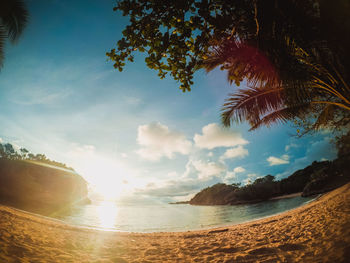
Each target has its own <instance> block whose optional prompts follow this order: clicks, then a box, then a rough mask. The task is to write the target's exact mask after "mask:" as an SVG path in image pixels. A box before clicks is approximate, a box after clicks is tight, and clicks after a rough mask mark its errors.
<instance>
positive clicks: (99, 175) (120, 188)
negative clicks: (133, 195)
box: [79, 155, 130, 200]
mask: <svg viewBox="0 0 350 263" xmlns="http://www.w3.org/2000/svg"><path fill="white" fill-rule="evenodd" d="M83 159H84V161H83V162H81V164H80V165H79V168H80V169H79V172H80V173H81V175H82V176H83V177H84V178H85V179H86V180H87V181H88V182H89V184H90V187H91V188H92V190H93V191H94V192H96V193H97V194H98V195H99V196H101V197H103V198H104V199H105V200H118V199H119V198H120V197H121V196H122V195H125V194H127V193H128V192H130V186H129V185H128V177H129V175H128V173H127V172H126V171H125V170H124V169H123V168H122V167H121V165H120V164H118V162H117V161H115V160H112V159H109V158H106V157H101V156H97V155H92V156H88V157H87V158H83Z"/></svg>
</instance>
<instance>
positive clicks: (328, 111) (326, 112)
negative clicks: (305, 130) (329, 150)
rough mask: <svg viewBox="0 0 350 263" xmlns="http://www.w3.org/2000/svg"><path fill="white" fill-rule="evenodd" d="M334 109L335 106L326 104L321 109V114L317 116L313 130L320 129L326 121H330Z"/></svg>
mask: <svg viewBox="0 0 350 263" xmlns="http://www.w3.org/2000/svg"><path fill="white" fill-rule="evenodd" d="M334 107H335V106H334V105H332V104H327V105H326V106H325V107H324V108H323V110H322V112H321V113H320V114H319V115H318V118H317V120H316V122H315V123H314V124H313V129H314V130H319V129H320V128H322V127H324V126H325V125H327V123H328V120H329V119H331V116H332V115H333V113H334Z"/></svg>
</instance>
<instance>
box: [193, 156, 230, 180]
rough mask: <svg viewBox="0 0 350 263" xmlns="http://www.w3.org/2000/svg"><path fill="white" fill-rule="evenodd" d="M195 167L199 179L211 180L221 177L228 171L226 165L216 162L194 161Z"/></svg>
mask: <svg viewBox="0 0 350 263" xmlns="http://www.w3.org/2000/svg"><path fill="white" fill-rule="evenodd" d="M192 165H193V167H194V168H195V169H196V170H197V171H198V178H199V179H204V178H210V177H213V176H219V175H220V174H221V173H223V172H224V171H225V170H226V167H225V165H223V164H222V163H215V162H203V161H200V160H198V161H192Z"/></svg>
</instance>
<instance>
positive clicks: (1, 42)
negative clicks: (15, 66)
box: [0, 25, 7, 68]
mask: <svg viewBox="0 0 350 263" xmlns="http://www.w3.org/2000/svg"><path fill="white" fill-rule="evenodd" d="M6 37H7V34H6V32H5V30H4V27H3V26H1V25H0V68H1V67H2V65H3V64H4V58H5V55H4V49H5V43H6Z"/></svg>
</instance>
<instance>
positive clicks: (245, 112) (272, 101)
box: [221, 86, 284, 126]
mask: <svg viewBox="0 0 350 263" xmlns="http://www.w3.org/2000/svg"><path fill="white" fill-rule="evenodd" d="M281 91H282V88H275V89H268V88H267V87H266V86H263V87H255V88H254V87H253V88H248V89H240V90H238V92H237V93H234V94H229V98H228V99H227V100H226V103H225V104H224V105H223V107H222V114H221V117H222V123H223V124H224V125H225V126H230V124H231V121H233V122H242V121H243V120H250V121H252V122H254V120H256V119H260V116H261V115H264V114H266V112H269V111H272V110H276V109H278V108H280V107H281V106H282V105H283V104H284V100H283V98H282V94H281Z"/></svg>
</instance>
